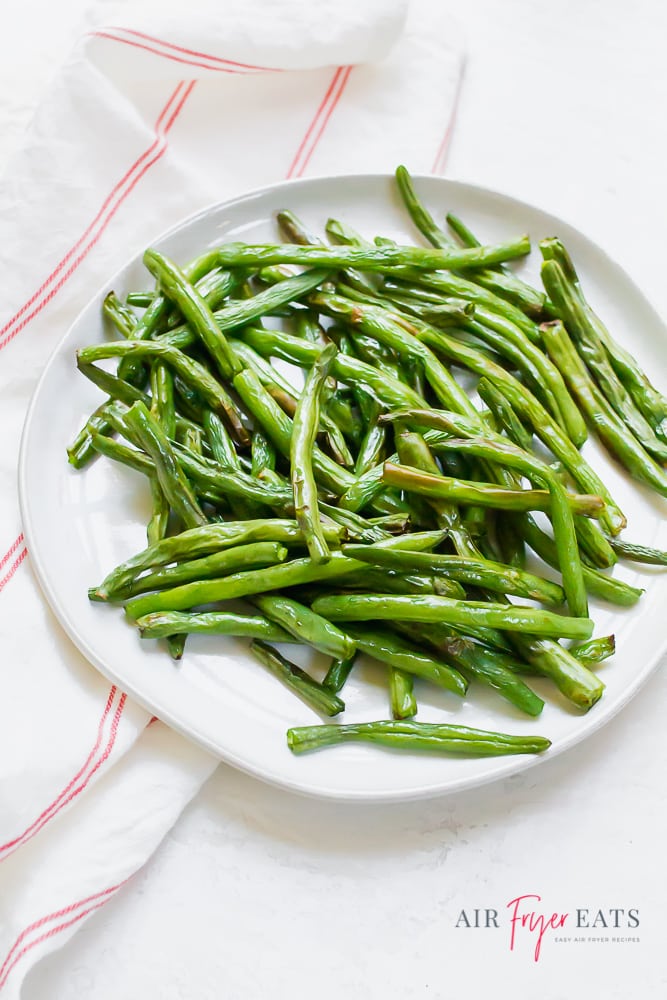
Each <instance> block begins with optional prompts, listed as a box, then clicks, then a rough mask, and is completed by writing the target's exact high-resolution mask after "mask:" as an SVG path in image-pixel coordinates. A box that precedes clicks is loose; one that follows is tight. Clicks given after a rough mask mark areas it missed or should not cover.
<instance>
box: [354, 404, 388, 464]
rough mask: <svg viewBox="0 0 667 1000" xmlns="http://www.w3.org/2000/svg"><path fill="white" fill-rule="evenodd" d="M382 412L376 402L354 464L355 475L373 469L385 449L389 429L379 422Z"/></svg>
mask: <svg viewBox="0 0 667 1000" xmlns="http://www.w3.org/2000/svg"><path fill="white" fill-rule="evenodd" d="M379 414H380V405H379V404H378V403H375V402H374V405H373V406H372V413H371V419H370V421H369V423H368V426H367V428H366V433H365V434H364V436H363V438H362V439H361V443H360V445H359V451H358V452H357V459H356V462H355V464H354V474H355V476H363V474H364V473H365V472H368V470H369V469H372V468H373V466H374V465H376V464H377V463H378V462H379V460H380V456H381V455H382V452H383V451H384V447H385V443H386V437H387V431H386V428H385V427H383V426H382V424H378V422H377V418H378V416H379Z"/></svg>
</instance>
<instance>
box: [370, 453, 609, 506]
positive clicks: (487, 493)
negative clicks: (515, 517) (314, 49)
mask: <svg viewBox="0 0 667 1000" xmlns="http://www.w3.org/2000/svg"><path fill="white" fill-rule="evenodd" d="M457 444H458V442H457ZM383 479H384V481H385V483H387V485H389V486H397V487H399V488H400V489H403V490H408V491H414V492H415V493H419V494H421V495H424V496H432V497H443V498H444V499H445V500H450V501H454V502H455V503H462V504H473V505H474V506H478V507H492V508H493V509H494V510H511V511H526V510H544V511H549V510H550V509H551V503H552V501H551V496H550V494H549V492H548V491H547V490H506V489H503V488H502V487H499V486H495V485H494V484H493V483H482V482H469V481H466V480H463V479H453V478H452V477H450V476H431V475H429V474H428V473H426V472H419V471H418V470H417V469H412V468H408V467H407V466H404V465H395V464H394V463H393V462H385V463H384V474H383ZM566 496H567V503H568V505H569V507H570V509H571V510H572V511H573V512H575V513H580V514H585V515H586V516H587V517H597V516H599V515H600V513H601V511H602V510H603V508H604V504H603V502H602V499H601V497H596V496H589V495H586V494H572V493H568V494H566Z"/></svg>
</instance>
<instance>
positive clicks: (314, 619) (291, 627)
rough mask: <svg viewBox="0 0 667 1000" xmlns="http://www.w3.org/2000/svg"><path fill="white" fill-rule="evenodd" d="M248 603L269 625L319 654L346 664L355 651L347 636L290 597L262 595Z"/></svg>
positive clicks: (351, 641)
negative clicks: (256, 609)
mask: <svg viewBox="0 0 667 1000" xmlns="http://www.w3.org/2000/svg"><path fill="white" fill-rule="evenodd" d="M252 603H253V604H255V605H256V606H257V607H258V608H259V610H260V611H261V612H262V613H263V614H264V615H265V616H266V617H267V618H268V619H269V620H270V621H272V622H275V623H276V624H277V625H280V626H282V628H283V629H284V630H285V631H286V632H289V634H290V635H293V636H294V637H295V638H296V639H298V640H299V642H304V643H307V644H308V645H309V646H312V647H313V649H318V650H319V651H320V652H321V653H326V654H327V655H328V656H334V657H336V658H337V659H339V660H346V659H348V658H349V657H350V656H352V654H353V653H354V651H355V649H356V645H355V643H354V641H353V640H352V639H351V638H350V636H349V635H346V634H345V633H344V632H341V630H340V629H339V628H336V626H335V625H332V624H331V622H328V621H327V620H326V618H322V617H321V615H318V614H315V612H314V611H311V609H310V608H307V607H306V606H305V605H303V604H299V602H298V601H295V600H293V599H292V598H291V597H285V595H284V594H262V595H259V596H257V597H253V598H252Z"/></svg>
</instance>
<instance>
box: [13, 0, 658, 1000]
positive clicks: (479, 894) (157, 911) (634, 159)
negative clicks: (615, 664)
mask: <svg viewBox="0 0 667 1000" xmlns="http://www.w3.org/2000/svg"><path fill="white" fill-rule="evenodd" d="M444 2H445V3H446V5H447V6H448V7H450V8H451V10H452V13H453V15H455V16H456V17H457V18H458V20H459V21H460V22H461V23H462V25H463V27H464V28H465V30H466V32H467V35H468V65H467V71H466V79H465V83H464V88H463V93H462V101H461V106H460V111H459V117H458V124H457V128H456V131H455V134H454V138H453V143H452V147H451V153H450V159H449V165H448V174H449V175H450V176H453V177H460V178H464V179H466V180H471V181H475V182H478V183H482V184H487V185H489V186H492V187H496V188H499V189H501V190H504V191H506V192H508V193H510V194H514V195H517V196H519V197H522V198H525V199H526V200H529V201H533V202H535V203H537V204H540V205H543V206H545V207H547V208H549V209H550V210H551V211H553V212H554V213H556V214H562V215H564V216H565V217H566V218H569V219H572V220H576V222H577V224H578V225H579V227H580V228H581V229H582V230H584V231H585V232H587V233H589V234H590V235H592V236H593V238H595V239H597V240H598V242H600V243H601V244H602V245H603V246H604V247H605V248H606V249H607V250H608V251H609V252H610V253H611V254H612V255H613V256H615V257H616V258H617V259H618V260H619V261H620V262H621V263H623V264H624V265H626V266H627V267H628V269H629V270H630V272H631V273H632V274H634V275H635V276H637V277H638V278H639V280H640V283H641V284H642V286H643V288H644V289H645V291H646V292H647V293H648V294H649V296H650V297H651V298H652V299H653V301H654V302H655V304H656V305H657V306H658V308H660V309H662V311H663V313H666V314H667V286H666V285H665V283H664V280H663V271H664V266H665V265H664V253H663V250H662V248H663V244H664V237H663V233H664V230H665V225H666V223H667V210H666V207H665V206H666V204H667V196H666V194H665V161H666V159H667V157H666V154H667V136H666V133H665V124H664V108H665V106H666V104H667V100H666V99H667V63H666V62H665V59H664V51H663V47H664V46H663V42H664V38H665V30H666V29H667V13H666V12H665V8H664V6H663V5H662V4H661V2H660V0H637V2H635V3H633V4H627V3H626V2H623V0H607V2H604V0H584V2H581V0H561V3H559V4H557V5H556V4H547V3H545V2H541V0H505V2H504V3H503V4H498V3H497V2H494V0H476V2H475V3H474V4H465V5H463V4H460V3H455V2H454V0H444ZM82 7H83V4H82V3H81V0H61V2H60V3H59V4H58V5H57V8H56V5H52V4H51V3H49V2H47V0H31V2H26V3H24V4H23V5H22V6H21V7H20V8H17V9H12V12H11V15H9V13H8V12H5V23H4V30H3V32H2V35H0V164H2V162H3V161H4V160H5V159H6V157H7V155H9V152H10V150H11V148H12V146H13V144H15V143H16V142H17V141H18V139H19V137H20V130H21V128H22V127H23V125H24V123H25V119H26V115H27V114H28V113H29V109H30V107H31V106H32V105H33V104H34V102H35V101H36V100H38V98H39V94H40V93H41V92H42V90H43V88H44V87H46V86H47V85H48V80H49V79H50V77H51V75H52V74H53V72H55V69H56V67H57V64H58V62H59V60H60V59H61V58H62V56H63V55H64V54H65V52H66V51H67V48H68V46H69V41H70V39H71V38H72V36H73V34H74V32H75V30H76V25H77V23H78V21H79V17H80V11H81V9H82ZM666 367H667V351H666ZM663 381H664V373H663ZM666 694H667V682H666V681H665V675H664V671H661V672H659V673H658V674H656V675H654V677H653V678H652V680H651V681H650V682H649V683H648V684H647V685H646V686H645V688H644V689H643V690H642V691H641V692H640V693H639V695H638V696H637V697H636V698H635V699H634V701H633V702H632V703H631V704H630V705H629V706H628V708H627V709H626V710H625V711H624V712H623V713H622V714H621V715H620V716H619V717H617V718H616V719H614V720H613V721H612V722H611V723H610V724H609V725H608V726H607V727H606V728H605V729H604V730H603V731H602V732H599V733H597V734H596V735H595V736H593V737H592V738H591V739H590V740H588V741H587V742H586V743H585V744H584V745H583V746H579V747H577V748H575V749H574V750H572V751H571V752H570V753H568V754H566V755H564V756H562V757H559V758H557V759H555V760H552V761H549V762H546V763H544V764H543V765H542V766H541V767H539V768H538V769H535V770H531V771H530V772H528V773H527V774H526V775H524V776H519V777H516V778H513V779H510V780H508V781H505V782H502V783H499V784H497V785H495V786H492V787H487V788H482V789H480V790H476V791H471V792H469V793H465V794H462V795H458V796H455V797H449V798H444V799H440V800H436V801H432V802H426V803H411V804H408V805H404V806H399V807H391V808H390V807H374V808H370V807H359V806H354V807H352V806H336V805H333V804H330V803H321V802H317V801H310V800H306V799H300V798H298V797H295V796H292V795H289V794H286V793H283V792H278V791H277V790H275V789H272V788H268V787H265V786H264V785H262V784H260V783H258V782H255V781H253V780H251V779H249V778H246V777H245V776H243V775H241V774H238V773H236V772H234V771H232V770H230V769H229V768H227V767H220V769H219V770H218V772H217V773H216V775H215V776H214V777H213V778H212V779H211V780H210V782H209V783H208V785H207V786H206V788H205V789H204V791H203V792H202V793H201V794H200V796H199V797H198V799H197V800H196V801H195V802H194V803H193V804H192V805H191V806H190V808H189V809H188V810H187V811H186V813H185V815H184V816H183V817H182V819H181V821H180V822H179V823H178V824H177V825H176V827H175V828H174V829H173V830H172V832H171V833H170V835H169V836H168V837H167V838H166V841H165V842H164V844H163V845H162V847H161V848H160V850H159V851H158V852H157V854H156V855H155V857H154V858H153V860H152V861H151V862H150V863H149V864H148V865H147V866H146V868H145V869H144V870H143V871H142V872H141V873H140V874H139V875H138V876H137V877H136V878H135V879H134V880H133V881H132V883H131V884H130V885H128V886H127V887H126V888H125V889H124V890H123V891H121V893H120V894H119V895H118V897H117V898H115V899H114V900H112V901H111V902H110V903H109V904H108V905H107V906H106V907H105V908H104V909H103V910H102V911H101V912H100V913H98V914H97V915H96V916H95V917H93V919H92V920H91V921H90V922H88V923H87V924H86V926H85V927H84V928H83V929H82V930H81V932H80V933H79V934H78V935H77V936H75V938H74V939H73V940H72V941H71V942H70V943H69V944H68V945H67V946H66V947H65V948H64V949H63V950H62V951H60V952H58V953H56V954H55V955H53V956H51V957H50V958H48V959H47V960H46V961H44V962H43V963H41V965H39V966H38V967H37V968H36V969H35V970H34V971H33V972H32V973H31V974H30V976H29V977H28V980H27V981H26V986H25V989H24V997H25V998H26V1000H47V998H48V1000H54V998H57V1000H74V998H77V1000H78V998H82V997H94V998H95V1000H111V998H114V1000H116V998H117V997H118V996H122V997H126V998H128V1000H134V998H139V997H158V996H159V997H160V998H161V1000H181V998H182V1000H194V998H197V1000H208V998H211V1000H213V998H216V1000H217V998H221V997H224V998H225V1000H236V998H239V1000H260V998H261V1000H266V998H268V997H280V998H282V997H286V996H289V997H291V998H292V1000H302V998H304V1000H305V998H306V997H307V996H310V995H312V994H317V995H318V996H319V997H321V998H323V1000H329V998H332V1000H333V998H334V997H339V996H341V995H343V994H344V995H346V996H348V997H350V998H352V1000H361V998H364V1000H365V998H367V997H376V996H377V997H379V996H382V997H383V998H386V1000H398V998H399V997H400V998H401V1000H403V998H412V997H414V998H417V997H424V998H427V997H434V998H441V997H442V998H444V997H450V996H452V995H453V994H455V993H459V992H460V993H463V991H465V995H466V996H467V997H469V998H471V1000H477V998H481V997H482V996H486V995H487V994H488V993H489V991H491V990H492V991H493V995H494V996H495V997H496V998H498V1000H505V998H510V997H511V998H521V1000H522V998H524V997H528V996H539V997H540V998H541V1000H563V998H565V997H568V998H572V1000H579V998H583V997H587V998H590V1000H598V998H602V997H605V998H606V1000H627V998H629V997H640V998H642V1000H658V998H662V997H663V996H665V995H666V991H665V988H666V986H667V983H666V981H665V963H664V957H663V956H664V946H663V941H662V938H663V935H662V931H663V928H664V924H665V921H664V896H665V888H667V886H666V885H665V875H664V872H665V865H664V848H663V845H664V841H665V834H666V832H667V831H666V830H665V817H666V815H667V809H666V805H667V802H666V797H665V784H664V774H665V770H666V765H667V753H666V750H665V740H664V738H663V734H664V717H665V704H666V700H665V695H666ZM524 893H537V894H540V895H541V896H542V900H543V902H542V903H541V904H539V906H538V907H537V908H539V909H540V910H541V911H542V912H545V913H548V914H549V915H550V914H551V913H552V912H553V911H557V912H569V913H571V914H574V911H575V910H576V908H577V907H579V908H587V909H588V910H590V911H592V914H594V913H595V912H596V911H597V910H598V909H600V908H602V909H604V910H608V909H609V908H613V907H616V908H622V909H625V910H627V909H629V908H631V907H634V908H638V909H639V917H640V926H639V927H638V928H636V929H632V930H630V931H626V930H624V929H621V930H619V931H618V932H614V931H613V930H612V929H610V930H608V931H605V930H604V929H600V928H598V929H597V930H596V931H587V930H582V931H580V932H579V935H578V936H580V937H588V935H592V936H594V937H597V938H600V937H603V938H604V937H606V938H608V939H609V940H607V941H604V940H602V941H589V940H584V941H581V942H569V943H568V942H556V941H555V936H556V935H555V934H552V933H551V932H549V933H548V934H547V936H546V938H545V944H544V947H543V950H542V955H541V958H540V961H539V963H537V964H536V963H535V962H534V961H533V960H532V947H533V945H531V944H529V939H528V935H527V933H526V932H525V931H524V932H522V934H521V935H520V937H519V938H518V940H517V948H516V950H515V951H514V952H510V949H509V930H508V926H507V910H506V904H507V903H508V902H509V901H510V900H511V899H513V898H514V897H516V896H518V895H520V894H524ZM475 907H479V908H483V907H494V908H496V909H497V910H498V911H499V914H500V920H501V922H502V923H503V926H502V927H501V928H500V929H499V930H493V929H488V930H484V929H474V928H472V929H464V928H461V927H459V928H456V926H455V924H456V921H457V918H458V916H459V913H460V911H461V909H462V908H465V909H466V910H467V911H468V913H469V914H471V911H472V910H473V909H474V908H475ZM570 919H571V920H573V919H574V916H572V917H571V918H570ZM591 919H592V916H591V917H590V918H589V920H591ZM568 936H574V935H572V934H568ZM618 936H624V937H628V936H630V937H638V938H639V941H638V942H637V941H626V942H623V943H615V942H613V941H611V938H612V937H618Z"/></svg>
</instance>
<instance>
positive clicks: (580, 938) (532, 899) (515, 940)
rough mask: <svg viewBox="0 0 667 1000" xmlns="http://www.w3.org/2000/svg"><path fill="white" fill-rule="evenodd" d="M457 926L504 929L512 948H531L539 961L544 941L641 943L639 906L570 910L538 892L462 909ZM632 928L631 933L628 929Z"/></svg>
mask: <svg viewBox="0 0 667 1000" xmlns="http://www.w3.org/2000/svg"><path fill="white" fill-rule="evenodd" d="M455 926H456V927H457V928H465V929H467V930H480V929H484V930H504V931H505V932H506V933H507V935H508V939H507V940H508V946H509V950H510V951H517V952H520V951H523V952H525V951H526V950H528V953H529V954H530V955H531V957H532V959H533V961H535V962H538V961H539V959H540V955H541V953H542V945H543V944H544V943H545V942H546V941H547V940H549V939H550V940H552V941H553V942H554V944H584V943H591V944H638V943H639V937H638V936H636V928H637V927H639V910H638V909H637V908H636V907H633V908H630V909H625V908H621V907H609V908H606V909H599V908H596V907H587V906H583V907H576V908H575V909H573V910H571V911H568V912H563V913H561V912H558V911H555V910H553V909H550V908H549V907H548V906H547V905H545V902H544V901H543V899H542V897H541V896H539V895H538V894H537V893H534V892H527V893H524V894H523V895H522V896H515V897H514V899H511V900H510V901H509V903H506V904H505V906H504V907H500V908H495V907H485V908H484V909H481V908H475V909H468V910H461V912H460V913H459V915H458V918H457V920H456V924H455ZM628 932H629V933H628Z"/></svg>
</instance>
